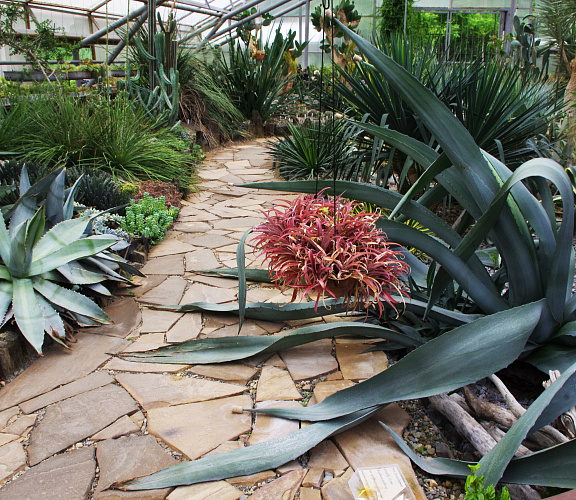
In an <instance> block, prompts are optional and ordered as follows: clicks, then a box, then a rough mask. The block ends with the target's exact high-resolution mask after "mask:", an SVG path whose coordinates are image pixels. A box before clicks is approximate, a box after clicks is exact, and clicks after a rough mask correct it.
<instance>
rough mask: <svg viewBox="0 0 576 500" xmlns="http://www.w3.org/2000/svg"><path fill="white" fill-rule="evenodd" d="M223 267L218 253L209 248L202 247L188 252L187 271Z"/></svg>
mask: <svg viewBox="0 0 576 500" xmlns="http://www.w3.org/2000/svg"><path fill="white" fill-rule="evenodd" d="M219 267H222V265H221V264H220V262H218V259H217V258H216V255H215V254H214V252H213V251H212V250H210V249H209V248H201V249H199V250H194V251H193V252H189V253H187V254H186V272H191V271H207V270H208V269H217V268H219Z"/></svg>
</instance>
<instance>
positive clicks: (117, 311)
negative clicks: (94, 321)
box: [87, 297, 142, 338]
mask: <svg viewBox="0 0 576 500" xmlns="http://www.w3.org/2000/svg"><path fill="white" fill-rule="evenodd" d="M104 312H105V313H106V314H107V315H108V316H109V318H110V320H111V321H112V323H111V324H109V325H101V326H96V327H93V328H89V329H87V331H88V332H90V333H97V334H99V335H112V336H114V337H123V338H126V337H128V336H129V335H130V334H131V333H133V332H134V330H136V329H137V328H138V326H140V323H141V322H142V315H141V313H140V307H139V306H138V303H137V302H136V301H135V300H134V298H132V297H125V298H121V299H117V300H115V301H114V302H112V303H111V304H110V305H109V306H107V307H106V308H105V309H104Z"/></svg>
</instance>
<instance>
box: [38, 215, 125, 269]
mask: <svg viewBox="0 0 576 500" xmlns="http://www.w3.org/2000/svg"><path fill="white" fill-rule="evenodd" d="M57 227H58V226H54V228H52V229H55V228H57ZM117 241H118V238H115V237H107V238H97V237H94V236H90V237H89V238H82V239H81V240H78V241H74V242H73V243H71V244H69V245H67V246H65V247H63V248H60V249H59V250H57V251H55V252H54V253H52V254H49V255H46V256H45V257H44V258H42V259H39V258H38V257H36V255H34V257H33V259H32V264H31V265H30V270H29V273H30V275H31V276H37V275H40V274H43V273H46V272H48V271H52V270H53V269H56V268H58V267H60V266H63V265H64V264H67V263H69V262H71V261H73V260H78V259H83V258H85V257H90V256H92V255H94V254H97V253H99V252H101V251H103V250H106V249H107V248H110V247H111V246H112V245H114V244H115V243H116V242H117Z"/></svg>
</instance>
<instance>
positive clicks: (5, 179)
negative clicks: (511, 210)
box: [0, 160, 47, 203]
mask: <svg viewBox="0 0 576 500" xmlns="http://www.w3.org/2000/svg"><path fill="white" fill-rule="evenodd" d="M24 165H26V169H27V170H28V176H29V179H30V183H31V184H34V183H36V182H37V181H39V180H40V179H41V178H42V177H44V176H45V175H46V173H47V170H46V168H45V167H44V166H43V165H41V164H39V163H35V162H33V161H28V162H26V161H23V160H5V161H1V160H0V185H2V186H9V185H11V184H13V185H14V186H15V187H16V190H15V191H13V192H12V193H10V194H8V195H6V196H5V197H4V198H3V200H2V202H3V203H14V202H15V201H16V200H17V199H18V189H19V187H20V174H21V173H22V167H24Z"/></svg>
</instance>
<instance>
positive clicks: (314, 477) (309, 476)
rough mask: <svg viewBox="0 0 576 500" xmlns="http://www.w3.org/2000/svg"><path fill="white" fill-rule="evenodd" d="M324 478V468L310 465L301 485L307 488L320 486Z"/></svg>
mask: <svg viewBox="0 0 576 500" xmlns="http://www.w3.org/2000/svg"><path fill="white" fill-rule="evenodd" d="M323 479H324V469H323V468H318V467H312V468H310V469H308V472H307V473H306V477H305V478H304V481H303V482H302V486H305V487H307V488H320V486H322V480H323Z"/></svg>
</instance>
